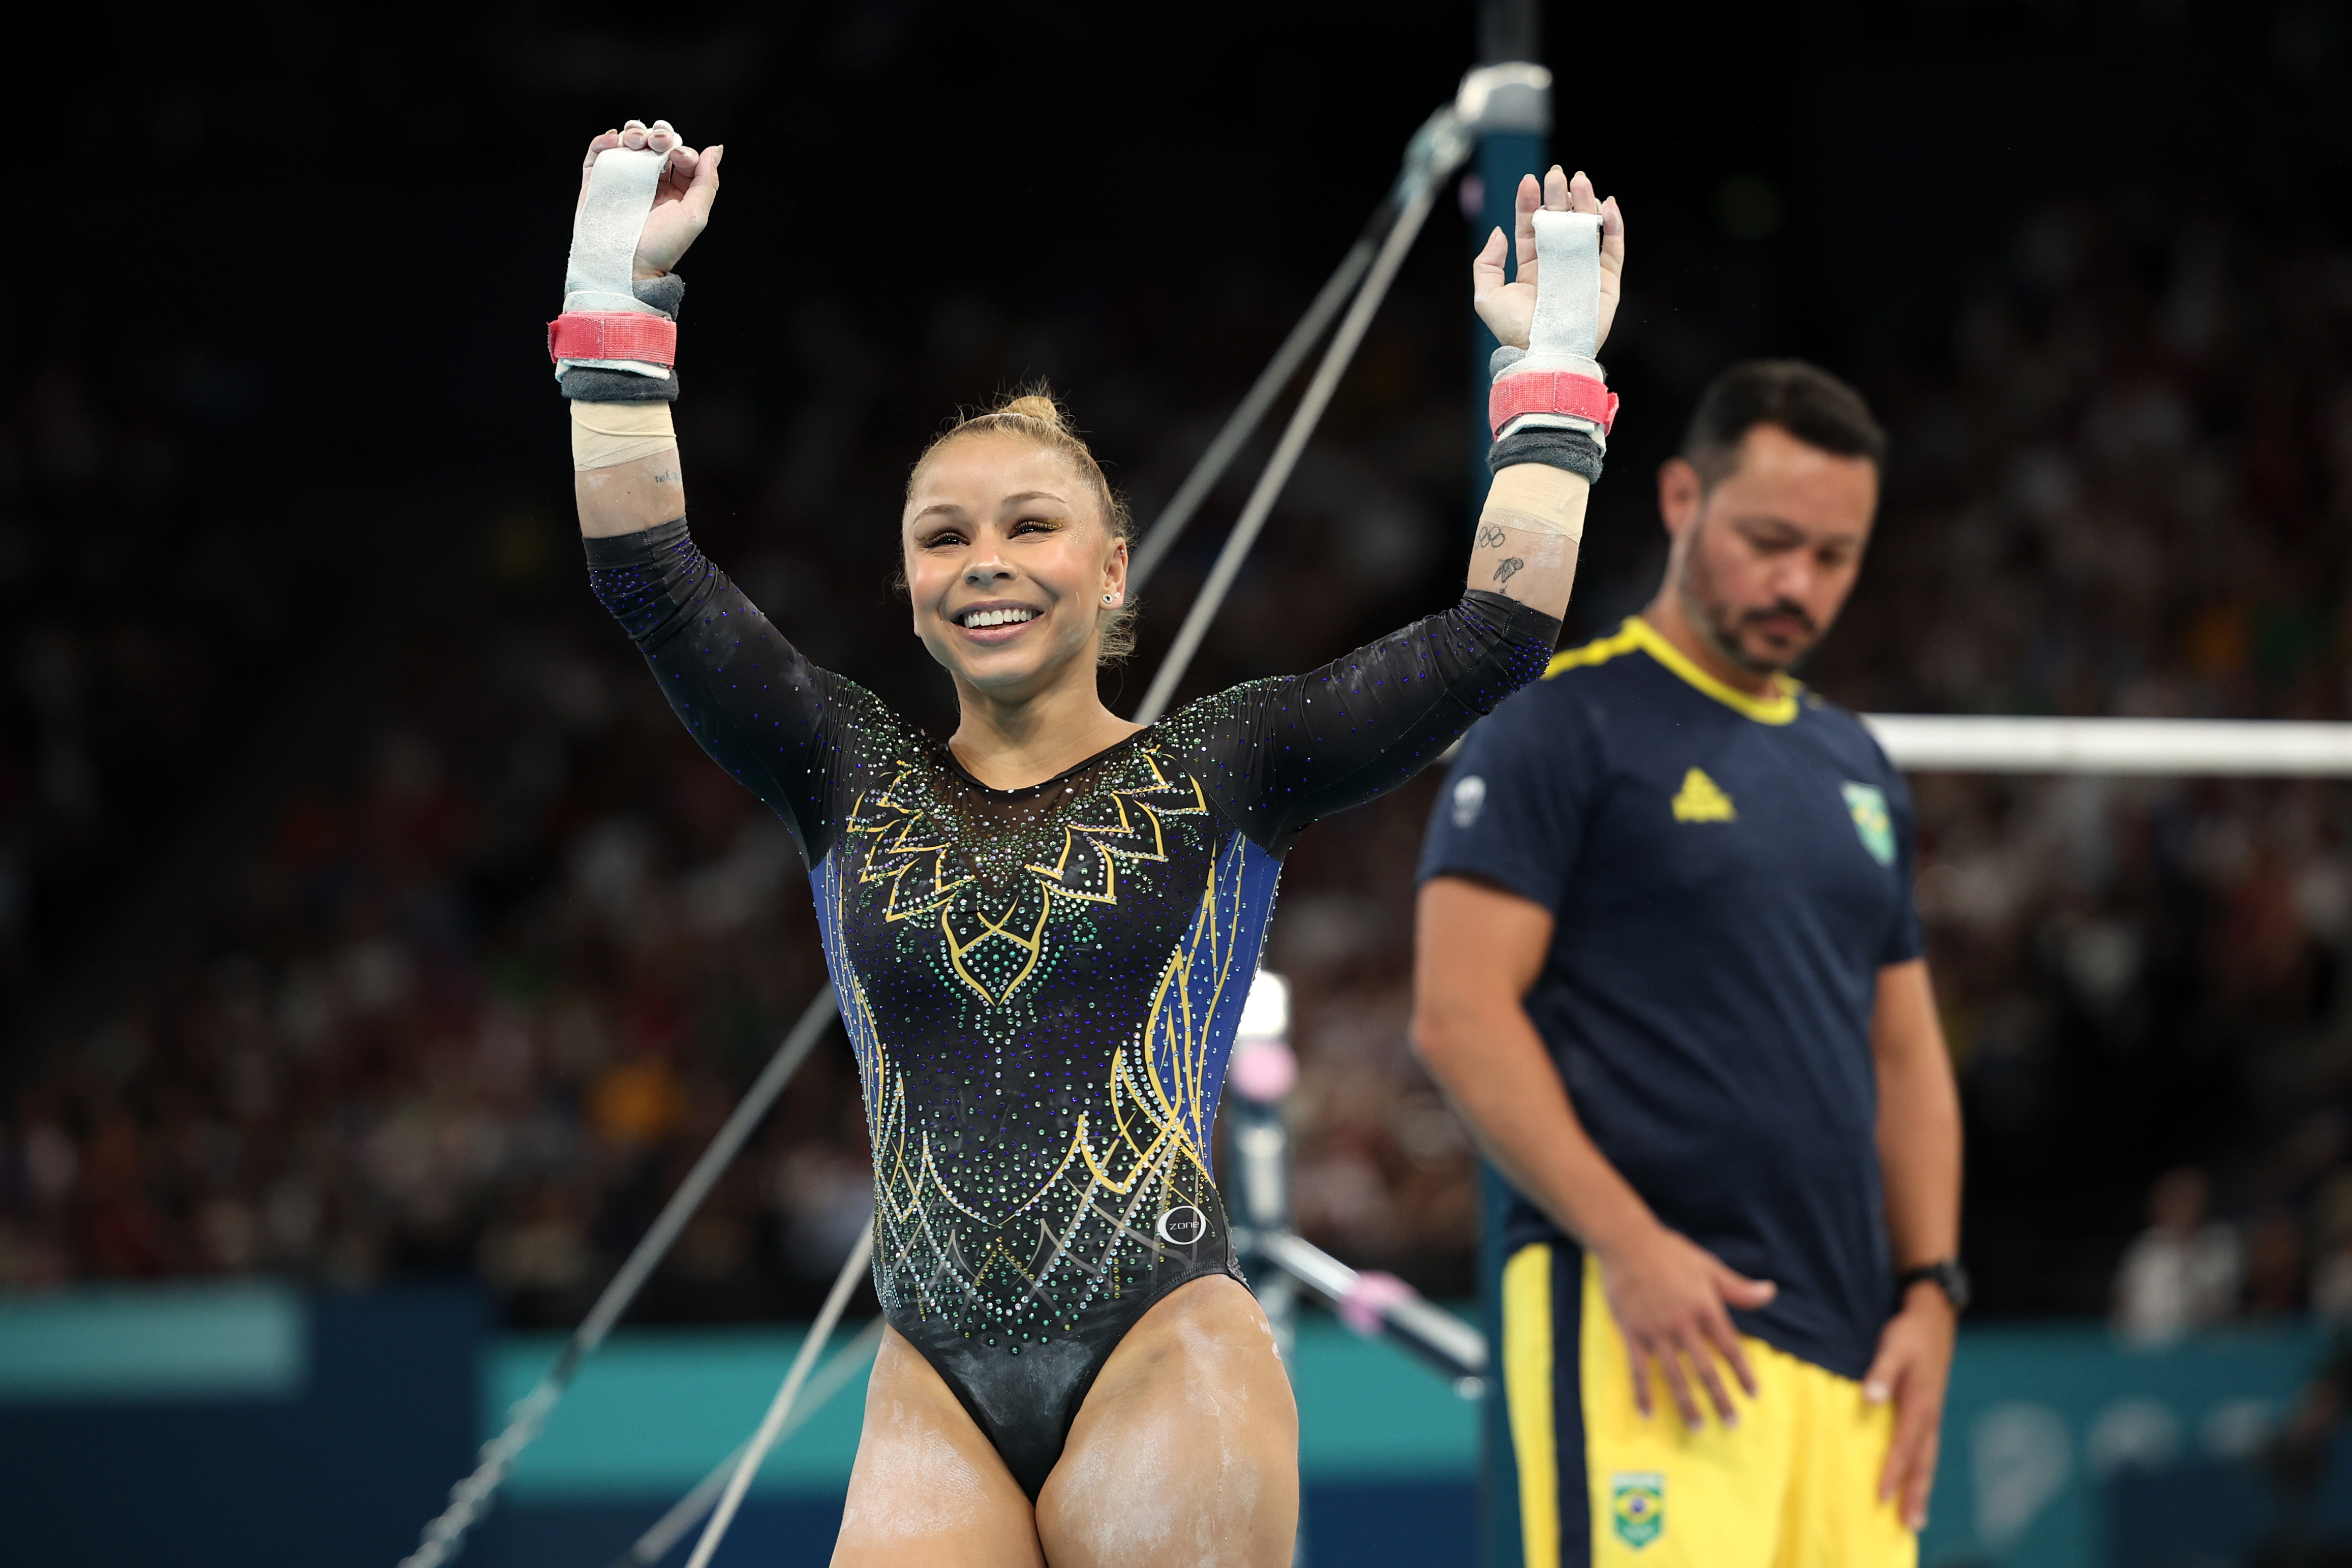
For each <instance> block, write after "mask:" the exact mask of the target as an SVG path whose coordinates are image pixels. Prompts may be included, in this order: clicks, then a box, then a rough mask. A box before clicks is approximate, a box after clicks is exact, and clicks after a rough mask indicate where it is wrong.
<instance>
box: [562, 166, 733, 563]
mask: <svg viewBox="0 0 2352 1568" xmlns="http://www.w3.org/2000/svg"><path fill="white" fill-rule="evenodd" d="M616 148H624V149H627V150H629V151H631V152H635V151H640V150H642V151H646V152H656V153H662V154H666V155H667V156H666V160H665V162H664V163H663V165H662V170H661V178H660V182H659V183H658V184H657V185H656V188H655V192H654V201H653V210H652V211H651V212H650V213H647V214H646V220H645V228H644V230H643V231H642V232H641V233H640V234H639V235H638V236H637V246H636V254H635V256H634V257H633V258H632V260H631V264H630V279H631V287H632V292H633V293H634V294H635V298H636V299H637V301H638V302H639V304H640V305H641V306H643V307H647V308H649V312H650V313H651V314H655V315H658V316H659V317H662V318H665V319H671V320H674V319H675V318H676V317H677V304H678V298H679V296H680V295H681V294H682V293H683V292H684V289H683V287H681V286H679V285H678V284H677V280H676V279H674V278H673V277H671V276H670V273H671V269H672V268H673V267H677V263H678V258H679V257H680V256H684V255H685V254H686V252H687V247H688V246H691V245H692V244H693V243H694V242H695V240H696V239H697V238H698V236H699V235H701V233H702V231H703V228H704V226H705V225H708V224H709V222H710V206H711V204H712V203H713V202H715V201H717V200H718V199H719V157H720V155H721V154H722V153H723V152H725V151H726V150H725V149H724V148H721V147H709V148H706V149H704V150H703V151H702V152H696V151H695V150H694V149H693V148H691V147H688V146H687V145H686V144H685V142H684V141H681V140H680V139H679V137H678V134H677V131H673V130H671V129H670V124H669V121H667V120H655V121H654V122H653V124H652V125H651V126H650V127H648V126H646V125H645V124H644V123H643V122H642V121H639V120H630V121H629V122H628V124H627V125H626V126H625V127H623V128H622V129H621V130H619V131H605V132H604V134H603V135H601V136H599V137H597V138H596V139H595V140H594V141H591V142H589V143H588V156H587V157H586V158H585V159H584V160H583V162H582V163H581V168H580V200H581V203H582V204H583V205H584V204H586V202H587V200H588V183H589V174H590V172H591V171H592V170H593V168H594V166H595V162H596V156H597V154H598V153H600V152H611V151H613V150H614V149H616ZM577 259H578V258H577V256H575V263H576V261H577ZM572 306H573V301H572V299H570V298H567V299H566V301H565V311H566V320H567V321H568V320H570V319H572ZM605 314H610V313H609V312H606V313H605ZM672 330H673V334H674V332H675V329H674V328H673V329H672ZM673 340H674V337H673ZM563 346H567V347H572V346H578V345H577V344H576V343H574V344H566V345H563ZM558 362H559V363H560V364H562V365H563V366H564V369H563V371H562V378H563V391H564V395H565V396H566V397H568V398H570V399H571V400H572V469H573V475H572V494H573V495H574V497H576V498H577V500H578V502H579V507H580V531H581V533H583V534H584V535H585V536H587V537H588V538H612V537H613V536H614V535H617V534H634V533H640V532H643V531H644V530H645V529H646V528H656V527H658V526H660V525H661V524H663V523H667V522H674V521H676V520H677V518H679V517H684V516H685V515H686V480H685V476H684V474H683V472H682V471H681V470H680V468H679V465H678V459H677V437H676V435H675V434H673V432H672V429H671V425H670V418H669V405H670V404H671V403H672V402H676V401H677V378H676V375H675V372H674V370H673V368H672V367H671V366H670V365H668V364H666V363H664V364H642V365H635V368H608V367H611V366H614V365H619V366H623V367H628V366H631V365H632V364H633V361H628V360H626V359H625V357H623V356H620V355H614V356H606V357H604V361H603V362H602V363H599V362H596V361H593V360H592V361H588V362H584V363H583V362H578V361H558ZM647 371H662V372H667V373H664V374H649V373H646V372H647Z"/></svg>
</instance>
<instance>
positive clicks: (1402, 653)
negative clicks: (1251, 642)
mask: <svg viewBox="0 0 2352 1568" xmlns="http://www.w3.org/2000/svg"><path fill="white" fill-rule="evenodd" d="M1559 624H1560V623H1559V621H1558V620H1556V619H1554V618H1553V617H1551V616H1549V615H1546V614H1545V613H1543V612H1541V611H1539V610H1533V609H1530V608H1528V606H1527V605H1524V604H1521V603H1519V602H1518V601H1516V600H1512V599H1507V598H1505V597H1504V596H1503V595H1501V594H1499V593H1486V592H1483V591H1479V590H1476V589H1472V590H1470V591H1467V592H1465V594H1464V595H1463V596H1462V601H1461V602H1460V603H1458V604H1456V605H1455V606H1454V608H1453V609H1451V610H1448V611H1446V612H1444V613H1443V614H1439V615H1432V616H1430V617H1428V618H1427V619H1425V620H1422V621H1417V622H1414V623H1413V624H1412V625H1410V626H1407V627H1404V628H1402V630H1400V631H1396V632H1391V633H1389V635H1387V636H1385V637H1383V638H1381V640H1380V641H1379V642H1377V643H1369V644H1367V645H1366V646H1364V647H1361V648H1359V649H1357V650H1356V651H1355V652H1354V653H1349V654H1347V655H1345V656H1344V657H1342V658H1339V659H1335V660H1333V661H1332V662H1331V663H1330V664H1326V665H1324V666H1323V667H1322V668H1321V669H1319V670H1314V671H1310V672H1308V673H1307V674H1303V675H1290V676H1286V677H1283V678H1280V679H1276V680H1268V681H1253V682H1250V683H1248V684H1247V685H1239V686H1235V687H1234V688H1232V689H1231V690H1229V691H1223V692H1219V693H1217V694H1216V695H1213V696H1208V697H1203V698H1202V699H1201V700H1200V701H1199V702H1196V703H1193V704H1192V705H1191V706H1188V707H1186V708H1184V709H1182V710H1181V712H1179V713H1177V714H1174V715H1172V716H1171V717H1170V718H1169V719H1168V721H1167V724H1166V729H1167V732H1168V733H1169V735H1170V736H1171V738H1172V739H1173V740H1174V741H1175V742H1176V747H1177V750H1178V753H1179V755H1181V756H1183V757H1184V758H1186V760H1187V762H1188V763H1189V765H1190V766H1191V768H1192V775H1193V777H1194V778H1196V779H1200V780H1201V782H1202V786H1203V787H1204V788H1206V789H1208V790H1209V792H1210V794H1211V795H1212V796H1213V798H1214V799H1215V800H1216V801H1217V804H1218V805H1219V806H1220V807H1221V808H1222V809H1223V810H1224V812H1225V814H1226V815H1227V816H1228V817H1229V818H1231V819H1232V820H1233V821H1234V824H1235V825H1236V826H1238V827H1239V828H1240V829H1241V831H1243V832H1244V833H1246V834H1247V835H1248V836H1249V837H1250V838H1251V839H1253V840H1255V841H1256V842H1258V843H1259V844H1261V845H1263V846H1265V848H1266V849H1269V850H1271V851H1273V852H1275V853H1276V854H1280V853H1282V852H1284V851H1286V850H1287V849H1288V848H1289V847H1290V841H1291V840H1293V839H1294V838H1296V837H1297V835H1298V833H1299V831H1300V830H1301V829H1303V828H1305V827H1306V826H1307V824H1308V823H1310V822H1312V821H1315V820H1316V819H1317V818H1318V817H1322V816H1327V815H1328V814H1329V813H1331V812H1333V811H1337V810H1344V809H1345V808H1347V807H1349V806H1356V805H1361V804H1362V803H1363V802H1364V801H1366V800H1370V799H1371V798H1372V797H1374V796H1375V795H1379V794H1381V793H1383V792H1385V791H1387V790H1390V789H1395V788H1396V787H1397V786H1398V785H1400V784H1402V783H1403V782H1404V781H1405V780H1406V779H1410V778H1412V776H1413V774H1414V773H1415V772H1417V771H1419V770H1420V768H1422V767H1423V765H1424V764H1426V763H1428V762H1429V761H1430V760H1431V759H1433V758H1435V757H1436V756H1438V754H1439V753H1441V752H1443V751H1444V749H1445V748H1446V747H1449V746H1451V745H1453V744H1454V741H1455V740H1456V739H1458V738H1460V737H1461V736H1462V734H1463V732H1464V731H1465V730H1467V729H1468V728H1469V727H1470V726H1471V725H1472V724H1474V723H1475V722H1476V721H1477V719H1478V718H1479V717H1480V716H1482V715H1484V714H1486V713H1487V712H1489V711H1491V710H1492V709H1493V708H1494V706H1495V705H1496V704H1497V703H1499V702H1501V701H1502V700H1503V699H1504V698H1505V697H1507V696H1508V695H1511V694H1512V693H1513V692H1515V691H1517V690H1518V689H1519V688H1520V687H1521V686H1524V685H1528V683H1529V682H1530V681H1533V680H1534V679H1535V678H1536V677H1537V676H1538V675H1540V674H1543V672H1544V666H1545V664H1547V663H1548V662H1549V659H1550V657H1551V650H1552V644H1553V643H1555V642H1556V641H1558V639H1559Z"/></svg>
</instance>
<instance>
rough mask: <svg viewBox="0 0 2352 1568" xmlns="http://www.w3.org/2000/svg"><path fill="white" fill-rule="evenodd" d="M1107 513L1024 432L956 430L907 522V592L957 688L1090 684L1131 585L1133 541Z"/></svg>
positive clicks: (919, 629) (1065, 464) (987, 691)
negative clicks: (1109, 618) (1110, 620)
mask: <svg viewBox="0 0 2352 1568" xmlns="http://www.w3.org/2000/svg"><path fill="white" fill-rule="evenodd" d="M1101 509H1102V508H1101V506H1100V504H1099V502H1097V499H1096V497H1095V495H1094V491H1093V487H1092V486H1091V485H1089V484H1088V483H1087V480H1086V479H1085V478H1084V477H1083V476H1080V475H1079V474H1078V473H1077V472H1076V469H1075V467H1074V465H1072V464H1071V463H1070V461H1069V460H1068V459H1067V458H1066V457H1064V456H1063V455H1061V454H1060V453H1057V452H1055V451H1054V450H1053V449H1052V448H1050V447H1047V446H1045V445H1042V444H1038V443H1036V442H1032V441H1026V440H1024V439H1022V438H1021V437H1019V436H1017V435H1013V434H1004V433H1002V432H982V433H976V434H971V435H967V436H960V437H958V438H956V439H954V440H951V441H949V442H948V443H946V444H944V445H941V446H940V447H938V448H937V449H935V450H934V451H933V452H932V453H931V454H930V455H929V457H927V458H926V459H925V460H924V462H923V465H922V466H921V468H920V469H919V470H918V471H917V473H916V475H915V478H914V484H913V486H911V488H910V490H909V492H908V497H907V510H906V520H905V522H904V524H903V525H902V527H901V528H900V542H901V544H902V547H903V549H904V551H905V556H906V568H907V590H908V598H909V599H911V600H912V601H913V602H914V613H915V635H916V636H918V637H920V638H921V639H922V640H923V645H924V647H926V648H928V649H929V650H930V654H931V657H932V658H934V659H937V660H938V661H939V662H940V664H944V665H946V666H947V669H948V671H949V673H950V674H952V675H954V676H955V677H956V680H957V684H958V685H969V686H971V687H972V688H974V690H975V691H976V692H977V693H978V694H980V695H984V696H986V697H987V698H988V699H990V700H992V701H994V702H999V703H1020V702H1026V701H1029V700H1031V699H1032V698H1034V697H1036V696H1038V695H1041V694H1042V693H1045V692H1046V691H1048V690H1052V689H1054V688H1055V687H1057V686H1059V685H1062V684H1064V683H1066V682H1079V681H1083V682H1084V684H1085V686H1086V689H1087V691H1088V692H1089V693H1091V692H1092V691H1093V690H1094V678H1095V666H1096V663H1097V658H1098V655H1099V653H1100V652H1101V646H1102V624H1103V620H1104V617H1105V615H1106V614H1107V613H1108V612H1110V611H1112V610H1113V609H1115V608H1116V607H1117V604H1118V602H1119V601H1121V600H1123V598H1124V595H1125V592H1126V587H1127V546H1126V545H1125V544H1124V543H1123V542H1121V541H1120V540H1118V539H1117V538H1113V537H1112V536H1111V532H1110V529H1109V528H1108V526H1107V525H1106V523H1105V521H1104V519H1103V517H1101V516H1100V515H1099V514H1100V512H1101ZM1106 596H1108V602H1107V601H1106Z"/></svg>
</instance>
